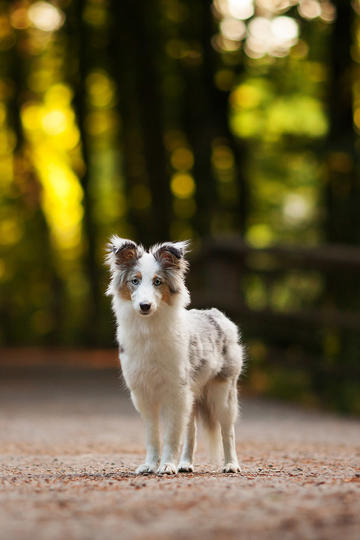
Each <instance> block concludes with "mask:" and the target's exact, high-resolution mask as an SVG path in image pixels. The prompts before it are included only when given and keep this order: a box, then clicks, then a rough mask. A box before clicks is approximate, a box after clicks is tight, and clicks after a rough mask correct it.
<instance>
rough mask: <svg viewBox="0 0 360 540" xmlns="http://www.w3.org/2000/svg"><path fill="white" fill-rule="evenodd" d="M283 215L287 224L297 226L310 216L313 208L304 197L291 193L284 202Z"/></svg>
mask: <svg viewBox="0 0 360 540" xmlns="http://www.w3.org/2000/svg"><path fill="white" fill-rule="evenodd" d="M283 214H284V218H285V221H286V222H287V223H289V224H291V223H294V224H297V223H300V222H302V221H304V220H305V219H307V218H308V217H309V216H310V214H311V206H310V204H309V202H308V201H307V200H306V199H305V197H303V196H302V195H299V194H297V193H289V195H287V197H286V198H285V201H284V205H283Z"/></svg>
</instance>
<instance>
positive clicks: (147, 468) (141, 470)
mask: <svg viewBox="0 0 360 540" xmlns="http://www.w3.org/2000/svg"><path fill="white" fill-rule="evenodd" d="M155 470H156V465H149V464H148V463H144V464H143V465H140V466H139V467H138V468H137V469H136V474H154V472H155Z"/></svg>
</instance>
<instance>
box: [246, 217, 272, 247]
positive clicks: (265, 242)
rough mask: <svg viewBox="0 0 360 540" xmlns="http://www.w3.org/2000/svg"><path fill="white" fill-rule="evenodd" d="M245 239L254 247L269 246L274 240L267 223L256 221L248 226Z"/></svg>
mask: <svg viewBox="0 0 360 540" xmlns="http://www.w3.org/2000/svg"><path fill="white" fill-rule="evenodd" d="M246 239H247V241H248V242H249V243H250V244H251V245H253V246H254V247H259V248H261V247H266V246H269V245H270V244H271V243H272V242H273V240H274V235H273V232H272V230H271V228H270V227H269V225H267V224H265V223H258V224H257V225H252V226H251V227H249V230H248V231H247V233H246Z"/></svg>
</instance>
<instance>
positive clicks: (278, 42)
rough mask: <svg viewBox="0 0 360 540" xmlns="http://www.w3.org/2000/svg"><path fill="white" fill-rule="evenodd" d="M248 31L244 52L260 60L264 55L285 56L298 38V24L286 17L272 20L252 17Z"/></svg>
mask: <svg viewBox="0 0 360 540" xmlns="http://www.w3.org/2000/svg"><path fill="white" fill-rule="evenodd" d="M248 31H249V37H248V39H247V41H246V52H247V54H248V56H251V57H252V58H261V57H262V56H264V55H265V54H270V55H272V56H285V55H286V54H288V52H289V49H290V48H291V47H292V46H293V45H295V44H296V42H297V40H298V36H299V27H298V23H297V22H296V21H295V20H294V19H293V18H291V17H286V16H280V17H275V18H274V19H268V18H266V17H254V18H253V19H252V20H251V21H250V23H249V26H248Z"/></svg>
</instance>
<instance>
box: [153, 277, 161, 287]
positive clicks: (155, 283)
mask: <svg viewBox="0 0 360 540" xmlns="http://www.w3.org/2000/svg"><path fill="white" fill-rule="evenodd" d="M154 285H155V287H159V285H161V279H159V278H158V277H157V278H156V279H154Z"/></svg>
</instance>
